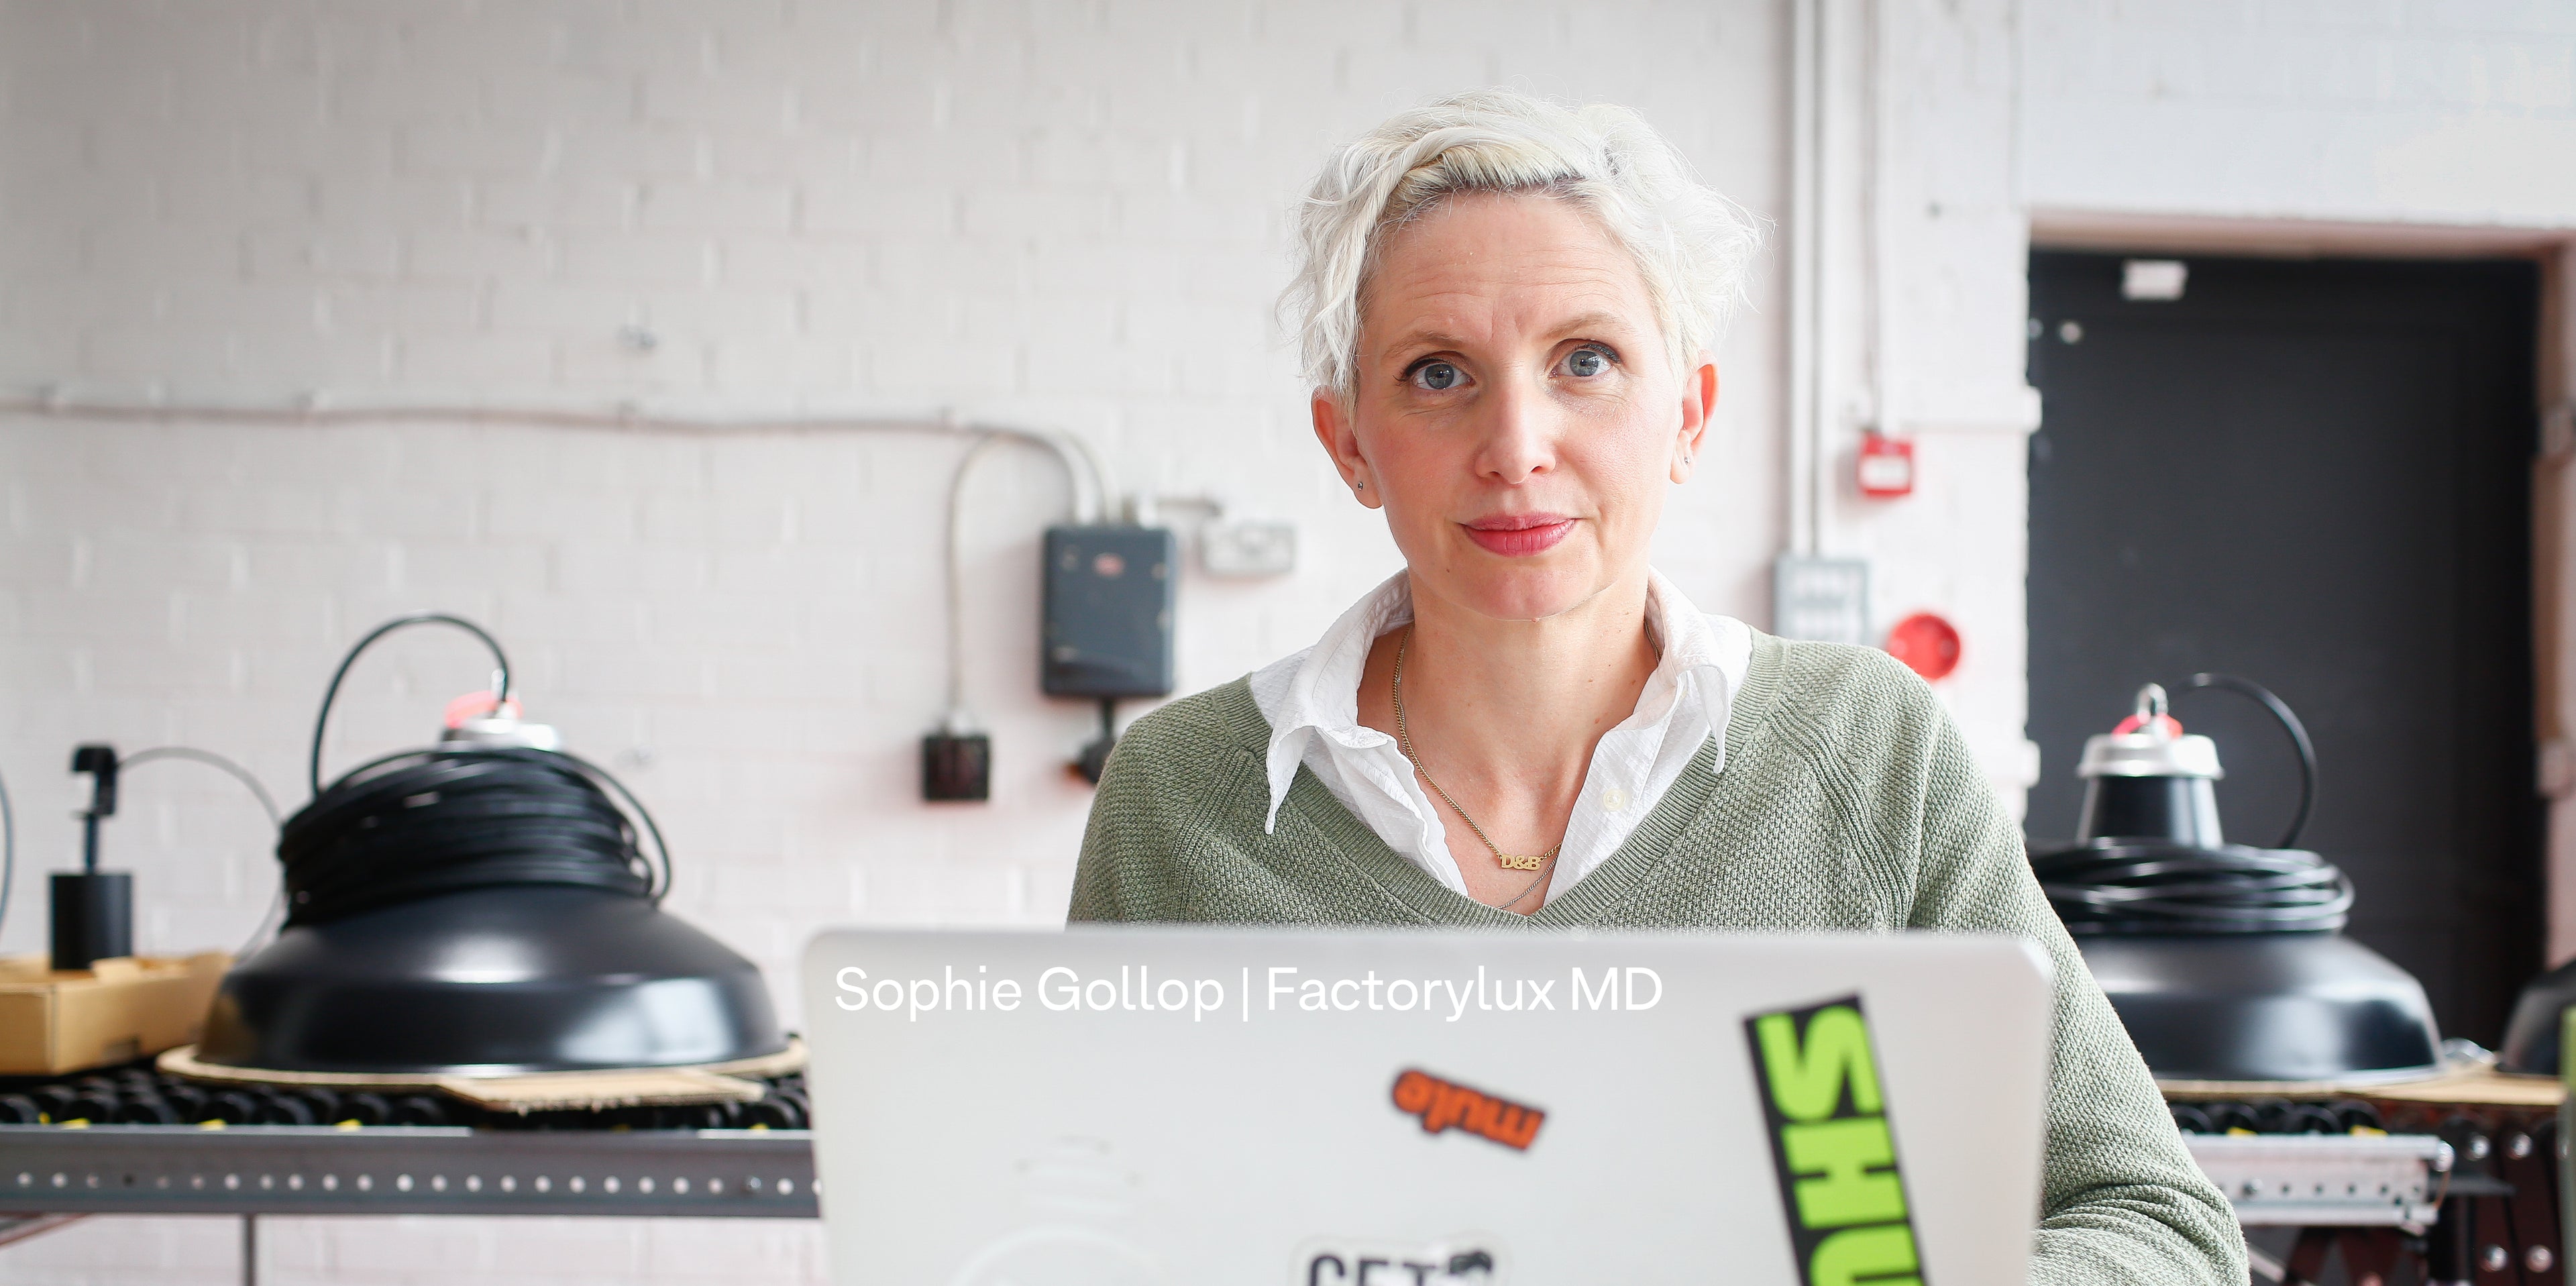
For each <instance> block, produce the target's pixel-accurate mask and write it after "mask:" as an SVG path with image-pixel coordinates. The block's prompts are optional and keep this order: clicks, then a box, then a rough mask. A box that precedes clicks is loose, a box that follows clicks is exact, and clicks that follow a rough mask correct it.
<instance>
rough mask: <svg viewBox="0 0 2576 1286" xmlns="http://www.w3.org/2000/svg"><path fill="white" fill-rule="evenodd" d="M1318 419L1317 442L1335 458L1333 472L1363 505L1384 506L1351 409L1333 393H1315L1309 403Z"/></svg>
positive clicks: (1329, 391) (1316, 426)
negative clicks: (1340, 477) (1353, 424)
mask: <svg viewBox="0 0 2576 1286" xmlns="http://www.w3.org/2000/svg"><path fill="white" fill-rule="evenodd" d="M1307 409H1308V411H1309V412H1310V413H1311V414H1313V416H1314V417H1315V440H1316V441H1317V442H1320V443H1322V444H1324V454H1326V455H1328V456H1331V457H1332V458H1333V469H1334V471H1335V472H1337V473H1339V474H1341V475H1342V483H1343V485H1345V486H1348V487H1349V488H1350V489H1351V495H1352V496H1353V497H1355V498H1357V499H1358V501H1359V502H1360V503H1361V504H1364V505H1367V506H1368V507H1369V508H1371V509H1375V508H1377V507H1379V506H1380V505H1382V504H1384V503H1385V500H1384V498H1383V497H1381V496H1379V495H1378V492H1377V479H1376V477H1375V476H1374V475H1373V474H1371V473H1370V471H1369V464H1368V458H1367V457H1366V456H1363V455H1361V454H1360V439H1359V434H1358V433H1357V432H1355V431H1354V430H1353V429H1352V427H1351V415H1350V409H1349V408H1348V407H1347V406H1345V405H1344V404H1343V403H1342V400H1341V398H1340V397H1338V396H1336V395H1335V394H1334V392H1333V391H1332V390H1331V389H1322V388H1319V389H1316V390H1315V396H1314V398H1313V400H1311V401H1310V402H1308V403H1307Z"/></svg>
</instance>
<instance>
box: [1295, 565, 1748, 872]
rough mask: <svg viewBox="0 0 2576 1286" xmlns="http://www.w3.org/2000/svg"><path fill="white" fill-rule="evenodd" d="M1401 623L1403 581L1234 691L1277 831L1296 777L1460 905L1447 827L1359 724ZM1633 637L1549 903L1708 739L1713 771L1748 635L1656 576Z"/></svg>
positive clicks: (1397, 578)
mask: <svg viewBox="0 0 2576 1286" xmlns="http://www.w3.org/2000/svg"><path fill="white" fill-rule="evenodd" d="M1412 619H1413V592H1412V587H1411V582H1410V581H1408V580H1407V579H1406V576H1405V573H1403V572H1398V573H1396V574H1395V575H1394V576H1393V577H1390V578H1389V579H1388V580H1387V581H1386V583H1384V584H1382V585H1379V586H1378V587H1377V588H1376V589H1375V590H1372V591H1370V592H1369V594H1368V595H1367V596H1366V597H1364V598H1362V599H1361V600H1360V601H1359V602H1357V603H1355V604H1352V606H1351V608H1350V610H1349V611H1346V612H1344V613H1342V616H1341V619H1340V620H1337V621H1335V622H1333V627H1332V628H1331V629H1328V630H1326V631H1324V637H1323V638H1321V639H1319V640H1317V641H1316V643H1315V645H1314V646H1313V647H1310V648H1307V649H1306V650H1305V651H1303V652H1299V653H1297V654H1296V655H1294V656H1290V657H1286V658H1284V659H1282V660H1279V661H1276V662H1273V663H1272V664H1270V665H1267V666H1264V667H1263V668H1261V669H1259V670H1256V671H1254V672H1253V673H1252V675H1251V676H1250V677H1249V679H1247V680H1246V682H1247V683H1248V684H1249V685H1250V686H1251V688H1252V699H1253V701H1254V702H1255V703H1256V704H1258V705H1259V706H1260V707H1261V715H1262V717H1263V718H1265V719H1267V720H1269V721H1270V753H1269V764H1268V767H1269V771H1270V812H1269V816H1268V818H1267V819H1266V820H1265V821H1264V823H1263V829H1264V830H1265V831H1267V830H1269V829H1271V828H1274V827H1276V826H1277V825H1278V822H1279V805H1280V804H1281V802H1283V801H1284V800H1286V799H1287V797H1288V787H1289V786H1290V784H1291V783H1293V782H1294V781H1295V780H1296V777H1297V768H1298V765H1300V764H1303V765H1304V766H1306V767H1307V768H1309V769H1311V770H1313V771H1314V774H1315V777H1316V779H1317V780H1319V781H1321V782H1323V783H1324V789H1326V790H1329V791H1331V792H1332V793H1333V798H1335V799H1337V800H1340V801H1341V803H1342V806H1343V807H1344V808H1347V809H1349V810H1351V814H1352V815H1353V816H1355V817H1357V818H1359V819H1360V820H1361V821H1362V822H1365V823H1367V825H1368V828H1369V829H1370V830H1372V831H1375V832H1376V833H1377V837H1378V838H1379V839H1382V840H1385V841H1386V846H1387V847H1388V848H1391V849H1394V850H1395V851H1396V852H1398V853H1400V854H1402V855H1403V856H1404V857H1405V858H1407V859H1408V860H1410V861H1412V862H1413V863H1414V864H1416V865H1418V866H1420V867H1421V868H1422V869H1423V870H1424V871H1426V872H1428V873H1429V874H1430V875H1431V878H1433V879H1435V880H1438V881H1440V882H1441V883H1442V884H1444V885H1446V886H1448V887H1449V888H1450V889H1451V890H1453V891H1455V892H1457V893H1458V894H1459V895H1460V896H1465V895H1466V893H1467V881H1466V879H1465V877H1464V876H1462V875H1461V874H1459V870H1458V862H1457V859H1456V858H1454V857H1452V856H1450V853H1449V841H1448V831H1447V828H1446V826H1445V823H1446V822H1447V820H1448V819H1447V818H1446V817H1444V816H1443V815H1442V810H1441V808H1440V807H1439V806H1437V805H1435V804H1434V802H1433V801H1432V799H1431V797H1430V795H1429V794H1427V793H1425V792H1424V790H1423V789H1422V784H1421V783H1420V781H1418V780H1417V779H1416V778H1415V777H1414V775H1413V766H1412V764H1410V763H1408V762H1406V760H1405V758H1404V752H1403V751H1402V750H1400V749H1398V748H1397V747H1396V744H1395V738H1393V737H1390V736H1388V735H1387V734H1385V733H1383V732H1379V731H1378V730H1377V729H1375V728H1368V727H1363V726H1361V724H1360V721H1359V689H1360V672H1361V670H1362V669H1363V668H1364V667H1365V666H1366V665H1367V664H1368V654H1369V648H1370V646H1371V645H1372V644H1374V643H1375V642H1376V641H1377V639H1378V637H1379V636H1380V635H1383V634H1385V633H1386V632H1387V631H1389V630H1392V629H1394V628H1396V627H1397V626H1400V625H1403V624H1404V623H1405V622H1407V621H1410V620H1412ZM1646 633H1647V638H1648V640H1649V641H1650V642H1652V643H1654V644H1655V645H1656V646H1657V648H1658V649H1659V650H1660V659H1658V660H1657V662H1656V664H1655V670H1654V673H1652V674H1650V675H1648V676H1647V678H1646V687H1645V690H1644V691H1642V692H1640V693H1638V694H1637V709H1636V711H1635V712H1634V713H1632V714H1630V715H1629V716H1628V717H1627V718H1626V719H1625V720H1622V721H1621V722H1620V724H1619V726H1617V727H1615V728H1612V729H1611V730H1610V731H1608V732H1606V733H1603V734H1602V735H1601V741H1600V744H1598V745H1596V746H1595V747H1593V750H1592V763H1591V765H1590V766H1589V767H1588V768H1587V769H1585V771H1584V774H1583V790H1582V791H1581V793H1579V794H1577V795H1576V796H1575V799H1574V815H1573V817H1572V818H1571V819H1569V820H1568V822H1567V824H1566V828H1565V847H1564V849H1563V850H1562V851H1560V852H1559V853H1558V855H1557V860H1556V871H1555V874H1554V876H1553V877H1552V878H1550V879H1549V881H1548V887H1547V897H1548V900H1549V901H1554V900H1555V899H1556V897H1557V896H1558V895H1559V894H1561V893H1563V892H1565V891H1566V890H1567V889H1570V888H1572V887H1574V882H1575V881H1577V880H1580V879H1582V878H1583V877H1584V876H1586V875H1589V874H1591V872H1592V868H1594V867H1596V866H1599V865H1600V864H1601V862H1602V860H1603V859H1605V858H1607V857H1609V856H1610V854H1611V853H1613V852H1615V851H1617V849H1618V847H1619V845H1620V844H1621V843H1623V842H1625V841H1626V840H1627V838H1628V835H1629V833H1630V832H1631V831H1634V830H1635V829H1636V828H1637V823H1639V822H1642V821H1644V820H1645V818H1646V814H1648V813H1650V812H1653V811H1654V809H1655V805H1656V803H1657V802H1659V801H1661V800H1662V799H1663V797H1664V792H1666V791H1668V790H1670V789H1672V786H1673V783H1674V782H1676V781H1679V780H1680V779H1681V775H1682V771H1683V770H1684V769H1686V768H1688V767H1689V766H1690V761H1691V757H1692V756H1693V755H1695V754H1697V753H1699V748H1700V745H1701V743H1703V742H1706V741H1707V740H1709V739H1710V738H1711V737H1714V738H1716V740H1717V752H1716V753H1717V758H1716V759H1715V760H1714V761H1713V762H1712V764H1711V765H1710V771H1712V772H1715V771H1718V770H1720V769H1723V768H1724V767H1725V766H1726V720H1727V714H1728V711H1729V710H1731V709H1732V708H1733V706H1734V703H1735V693H1736V690H1737V689H1738V688H1740V687H1742V686H1743V683H1744V672H1745V669H1746V667H1747V666H1749V665H1751V664H1752V659H1753V631H1752V630H1751V629H1750V628H1749V627H1747V626H1746V625H1745V624H1744V622H1742V621H1739V620H1736V619H1734V618H1733V617H1727V616H1704V615H1701V614H1700V612H1699V610H1698V609H1697V608H1694V607H1692V606H1691V604H1690V601H1689V600H1688V599H1685V598H1683V597H1682V595H1681V591H1679V590H1676V589H1674V588H1673V586H1672V582H1670V581H1667V580H1665V579H1664V578H1663V575H1662V573H1660V572H1652V571H1650V572H1648V573H1647V580H1646Z"/></svg>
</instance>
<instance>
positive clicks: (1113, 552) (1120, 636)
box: [1038, 526, 1180, 697]
mask: <svg viewBox="0 0 2576 1286" xmlns="http://www.w3.org/2000/svg"><path fill="white" fill-rule="evenodd" d="M1044 577H1045V587H1046V588H1045V596H1044V602H1043V604H1042V606H1041V609H1040V615H1041V617H1042V618H1043V620H1042V623H1041V626H1040V630H1041V633H1040V637H1039V653H1038V686H1039V687H1040V688H1041V689H1043V690H1044V691H1045V692H1046V694H1047V695H1048V696H1051V697H1159V696H1164V695H1167V694H1169V693H1170V692H1171V690H1172V607H1173V604H1174V601H1175V597H1176V593H1175V592H1176V590H1177V588H1178V584H1179V580H1180V545H1179V543H1178V542H1177V541H1175V540H1174V539H1173V537H1172V533H1171V531H1170V529H1168V528H1164V527H1111V526H1097V527H1049V528H1047V532H1046V570H1045V573H1044Z"/></svg>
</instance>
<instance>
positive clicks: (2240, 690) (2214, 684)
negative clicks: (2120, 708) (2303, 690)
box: [2183, 673, 2317, 848]
mask: <svg viewBox="0 0 2576 1286" xmlns="http://www.w3.org/2000/svg"><path fill="white" fill-rule="evenodd" d="M2183 687H2184V688H2185V689H2186V690H2188V689H2191V688H2219V689H2223V690H2225V691H2228V692H2233V693H2235V694H2237V695H2238V696H2242V697H2250V698H2252V699H2254V700H2255V701H2259V702H2261V703H2262V705H2263V708H2264V709H2266V710H2269V711H2271V712H2272V717H2273V718H2274V719H2277V720H2279V721H2280V724H2281V731H2283V732H2286V733H2288V734H2290V748H2291V749H2293V750H2296V751H2297V752H2298V753H2299V811H2298V812H2296V813H2293V814H2291V816H2290V829H2289V830H2287V831H2285V832H2283V833H2282V835H2281V842H2280V843H2278V844H2276V845H2274V846H2273V847H2275V848H2295V847H2297V845H2298V843H2299V832H2301V831H2304V830H2306V829H2307V828H2308V815H2309V814H2310V813H2311V812H2314V811H2315V809H2316V806H2317V743H2316V742H2314V741H2311V740H2309V739H2308V725H2306V724H2304V723H2301V722H2299V716H2297V715H2296V714H2293V713H2291V711H2290V703H2289V702H2286V701H2283V700H2282V699H2281V698H2279V697H2276V696H2274V695H2272V690H2271V689H2270V688H2267V687H2264V686H2263V685H2262V684H2260V683H2256V682H2255V681H2253V680H2252V679H2241V678H2238V677H2237V676H2235V675H2233V674H2209V673H2201V674H2195V675H2193V676H2191V681H2190V682H2188V683H2185V684H2184V685H2183Z"/></svg>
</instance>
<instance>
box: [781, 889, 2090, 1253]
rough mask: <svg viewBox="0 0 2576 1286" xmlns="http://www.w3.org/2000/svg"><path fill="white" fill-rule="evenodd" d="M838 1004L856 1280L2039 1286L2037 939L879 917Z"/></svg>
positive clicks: (837, 938)
mask: <svg viewBox="0 0 2576 1286" xmlns="http://www.w3.org/2000/svg"><path fill="white" fill-rule="evenodd" d="M804 986H805V1004H806V1028H805V1031H806V1039H807V1042H808V1044H809V1047H810V1049H811V1051H812V1059H813V1061H812V1065H811V1067H810V1069H809V1070H808V1073H807V1083H808V1086H809V1088H810V1091H811V1093H812V1095H813V1102H814V1122H815V1131H816V1134H815V1140H816V1141H815V1153H816V1156H815V1159H816V1164H817V1167H818V1171H817V1173H818V1177H819V1178H820V1179H821V1180H822V1182H821V1184H820V1185H819V1186H818V1192H819V1195H820V1198H821V1202H822V1210H823V1218H824V1221H825V1225H826V1229H827V1237H828V1240H829V1244H830V1247H831V1249H830V1254H831V1265H832V1276H833V1280H834V1281H835V1282H837V1283H840V1284H841V1286H861V1284H863V1283H865V1284H873V1283H902V1284H903V1286H925V1284H930V1283H945V1284H947V1286H1148V1284H1155V1286H1184V1284H1188V1286H1197V1284H1199V1283H1238V1282H1240V1283H1252V1284H1255V1286H1462V1284H1466V1283H1473V1284H1474V1286H1504V1284H1507V1283H1518V1284H1520V1286H1533V1284H1540V1283H1546V1284H1557V1283H1594V1282H1622V1283H1653V1282H1691V1283H1701V1282H1707V1281H1710V1280H1730V1281H1753V1282H1780V1283H1804V1284H1805V1286H1822V1284H1823V1283H1826V1282H1854V1281H1860V1282H1869V1283H1873V1284H1874V1286H1892V1284H1893V1283H1898V1282H1907V1283H1911V1282H1915V1281H1931V1282H1935V1283H1938V1284H1939V1286H1964V1284H1965V1283H1972V1282H1992V1283H1999V1284H2004V1283H2019V1282H2021V1281H2022V1280H2023V1277H2024V1264H2025V1260H2026V1258H2027V1256H2028V1253H2029V1246H2030V1240H2031V1229H2032V1224H2033V1220H2034V1212H2035V1211H2036V1210H2037V1209H2038V1204H2039V1166H2040V1150H2041V1128H2042V1114H2043V1095H2044V1091H2045V1087H2046V1080H2047V1072H2048V1065H2049V1051H2048V1039H2049V990H2048V974H2047V965H2046V962H2045V960H2044V958H2043V957H2042V956H2041V955H2040V954H2039V953H2038V951H2037V950H2036V949H2035V948H2033V947H2031V946H2030V945H2028V944H2026V943H2023V942H2021V941H2019V940H2017V939H2013V938H2009V937H2002V936H1983V935H1954V934H1941V935H1933V934H1899V935H1858V934H1852V935H1759V934H1733V933H1719V934H1692V935H1677V934H1640V935H1627V934H1617V935H1611V934H1598V933H1596V934H1590V935H1563V936H1543V935H1538V934H1510V935H1498V934H1471V933H1443V932H1403V933H1393V932H1375V931H1371V932H1359V931H1346V930H1336V929H1304V930H1296V931H1279V930H1271V929H1241V928H1208V927H1174V926H1132V927H1116V928H1093V927H1077V928H1075V929H1073V930H1071V931H1067V932H1063V933H1032V932H1021V933H1009V932H923V931H893V930H855V929H854V930H841V931H832V932H827V933H824V934H822V935H821V936H819V937H817V938H816V939H815V940H814V942H813V944H812V945H811V946H810V947H809V948H808V949H807V952H806V957H805V968H804Z"/></svg>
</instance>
